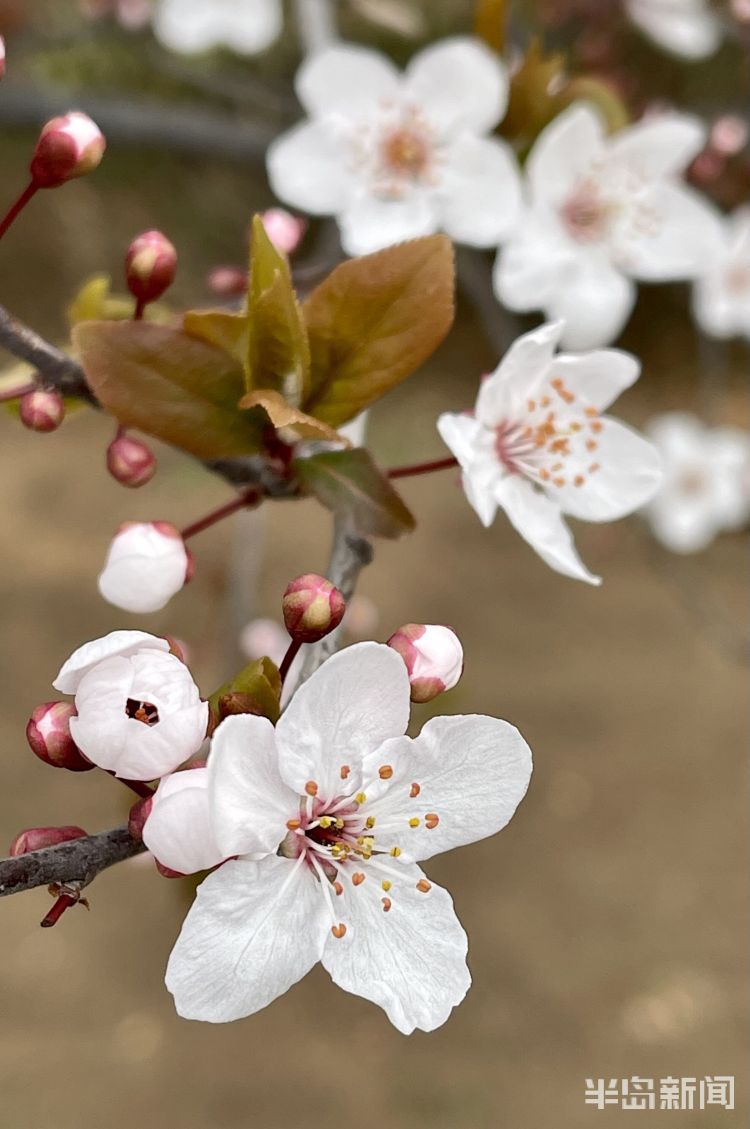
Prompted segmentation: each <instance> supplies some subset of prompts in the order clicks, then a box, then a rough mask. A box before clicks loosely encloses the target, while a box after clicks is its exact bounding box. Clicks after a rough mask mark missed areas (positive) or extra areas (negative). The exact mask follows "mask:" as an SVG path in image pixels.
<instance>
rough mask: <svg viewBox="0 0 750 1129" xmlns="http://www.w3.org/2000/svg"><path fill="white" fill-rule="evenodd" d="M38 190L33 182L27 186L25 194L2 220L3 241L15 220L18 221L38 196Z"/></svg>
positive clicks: (1, 234) (1, 232) (0, 235)
mask: <svg viewBox="0 0 750 1129" xmlns="http://www.w3.org/2000/svg"><path fill="white" fill-rule="evenodd" d="M38 188H39V185H38V184H36V183H35V182H34V181H33V180H32V181H31V183H30V184H27V185H26V187H25V188H24V190H23V192H22V193H21V195H20V196H19V197H18V199H17V200H16V202H15V204H13V205H12V206H11V208H10V211H9V212H8V213H7V215H6V216H5V217H4V219H2V220H0V239H2V237H3V236H4V235H5V233H6V231H7V230H8V228H9V227H10V225H11V224H12V223H13V220H14V219H16V217H17V216H19V215H20V214H21V212H22V211H23V210H24V208H25V207H26V205H27V204H28V202H29V200H30V199H31V198H32V196H34V195H35V194H36V192H37V189H38Z"/></svg>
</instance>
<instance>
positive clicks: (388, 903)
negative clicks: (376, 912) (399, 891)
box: [380, 898, 393, 913]
mask: <svg viewBox="0 0 750 1129" xmlns="http://www.w3.org/2000/svg"><path fill="white" fill-rule="evenodd" d="M380 900H381V902H382V903H383V909H384V910H385V912H386V913H388V910H389V909H390V908H391V905H392V904H393V903H392V902H391V899H390V898H381V899H380Z"/></svg>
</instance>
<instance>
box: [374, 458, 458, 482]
mask: <svg viewBox="0 0 750 1129" xmlns="http://www.w3.org/2000/svg"><path fill="white" fill-rule="evenodd" d="M456 466H458V459H453V458H449V459H435V461H434V462H431V463H414V464H413V465H412V466H397V467H393V469H392V470H389V471H387V472H386V473H387V475H388V477H389V478H413V477H415V476H416V475H418V474H432V472H433V471H435V470H448V468H449V467H456Z"/></svg>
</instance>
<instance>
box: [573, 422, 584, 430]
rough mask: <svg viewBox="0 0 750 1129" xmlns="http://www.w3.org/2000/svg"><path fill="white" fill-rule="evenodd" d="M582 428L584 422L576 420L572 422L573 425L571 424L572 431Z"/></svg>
mask: <svg viewBox="0 0 750 1129" xmlns="http://www.w3.org/2000/svg"><path fill="white" fill-rule="evenodd" d="M582 428H583V424H582V423H576V422H575V421H574V422H573V423H571V425H570V430H571V431H581V430H582Z"/></svg>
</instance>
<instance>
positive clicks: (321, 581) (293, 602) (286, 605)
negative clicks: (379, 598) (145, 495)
mask: <svg viewBox="0 0 750 1129" xmlns="http://www.w3.org/2000/svg"><path fill="white" fill-rule="evenodd" d="M281 606H282V608H283V612H284V624H285V626H286V629H287V631H288V632H289V634H290V635H291V637H292V639H296V640H298V641H299V642H300V643H316V642H317V641H318V639H323V638H324V636H326V635H328V634H329V632H331V631H333V630H334V628H336V627H338V625H339V624H340V623H341V620H342V619H343V616H344V612H345V611H346V601H345V600H344V597H343V596H342V594H341V593H340V592H339V590H338V588H334V586H333V584H331V582H330V580H326V579H325V577H324V576H317V575H316V574H315V573H314V572H309V573H307V574H306V575H305V576H298V577H297V579H296V580H293V581H292V582H291V584H289V585H287V589H286V591H285V592H284V598H283V600H282V605H281Z"/></svg>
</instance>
